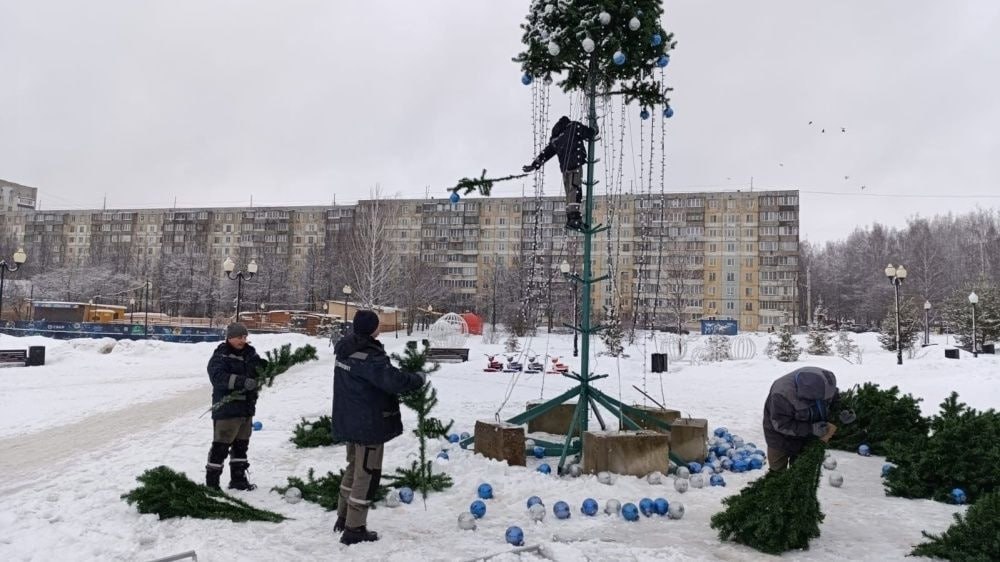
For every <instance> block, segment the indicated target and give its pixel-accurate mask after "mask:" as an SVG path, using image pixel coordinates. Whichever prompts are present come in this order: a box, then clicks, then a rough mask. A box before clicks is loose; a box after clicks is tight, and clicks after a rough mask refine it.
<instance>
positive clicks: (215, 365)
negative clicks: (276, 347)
mask: <svg viewBox="0 0 1000 562" xmlns="http://www.w3.org/2000/svg"><path fill="white" fill-rule="evenodd" d="M266 366H267V361H265V360H264V359H261V357H260V356H259V355H257V350H256V349H254V347H253V346H252V345H250V344H247V345H246V346H244V347H243V349H240V350H238V349H236V348H235V347H232V346H231V345H229V344H228V343H227V342H222V343H220V344H219V346H218V347H216V348H215V352H214V353H212V358H211V359H209V360H208V379H209V380H210V381H212V404H218V403H219V402H220V401H222V400H223V399H224V398H226V397H227V396H232V398H230V399H229V400H230V401H229V402H227V403H225V404H223V405H221V406H219V407H218V408H214V409H213V410H212V419H213V420H223V419H227V418H252V417H253V415H254V414H255V413H256V406H257V391H256V390H251V391H248V390H246V387H245V386H244V383H245V382H246V380H247V378H256V377H257V370H258V369H263V368H264V367H266Z"/></svg>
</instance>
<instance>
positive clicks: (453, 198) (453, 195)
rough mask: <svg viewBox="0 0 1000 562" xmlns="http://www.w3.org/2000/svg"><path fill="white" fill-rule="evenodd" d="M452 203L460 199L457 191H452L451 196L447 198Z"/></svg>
mask: <svg viewBox="0 0 1000 562" xmlns="http://www.w3.org/2000/svg"><path fill="white" fill-rule="evenodd" d="M448 199H449V200H450V201H451V202H452V203H458V202H459V201H461V200H462V196H461V195H459V194H458V192H457V191H452V192H451V196H450V197H449V198H448Z"/></svg>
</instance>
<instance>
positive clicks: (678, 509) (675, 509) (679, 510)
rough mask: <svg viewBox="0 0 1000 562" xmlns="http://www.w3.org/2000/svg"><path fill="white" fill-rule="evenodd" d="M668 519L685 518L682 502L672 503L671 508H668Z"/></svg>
mask: <svg viewBox="0 0 1000 562" xmlns="http://www.w3.org/2000/svg"><path fill="white" fill-rule="evenodd" d="M667 517H669V518H671V519H680V518H682V517H684V504H682V503H681V502H670V507H668V508H667Z"/></svg>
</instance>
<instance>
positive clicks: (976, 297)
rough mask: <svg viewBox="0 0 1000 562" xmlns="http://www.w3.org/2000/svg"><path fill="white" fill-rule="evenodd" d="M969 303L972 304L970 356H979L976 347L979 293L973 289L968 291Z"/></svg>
mask: <svg viewBox="0 0 1000 562" xmlns="http://www.w3.org/2000/svg"><path fill="white" fill-rule="evenodd" d="M969 304H971V305H972V356H973V357H979V351H978V350H977V349H976V305H977V304H979V295H977V294H976V293H975V291H973V292H971V293H969Z"/></svg>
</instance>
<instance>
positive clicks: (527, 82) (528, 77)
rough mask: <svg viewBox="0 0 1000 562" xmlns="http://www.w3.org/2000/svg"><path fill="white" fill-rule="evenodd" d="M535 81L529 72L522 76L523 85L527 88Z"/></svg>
mask: <svg viewBox="0 0 1000 562" xmlns="http://www.w3.org/2000/svg"><path fill="white" fill-rule="evenodd" d="M533 80H534V78H532V77H531V75H530V74H528V73H527V72H525V73H524V74H523V75H521V83H522V84H524V85H525V86H530V85H531V82H532V81H533Z"/></svg>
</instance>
